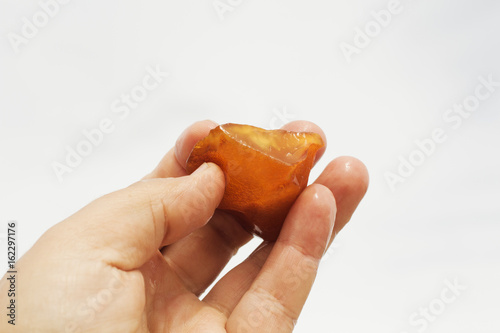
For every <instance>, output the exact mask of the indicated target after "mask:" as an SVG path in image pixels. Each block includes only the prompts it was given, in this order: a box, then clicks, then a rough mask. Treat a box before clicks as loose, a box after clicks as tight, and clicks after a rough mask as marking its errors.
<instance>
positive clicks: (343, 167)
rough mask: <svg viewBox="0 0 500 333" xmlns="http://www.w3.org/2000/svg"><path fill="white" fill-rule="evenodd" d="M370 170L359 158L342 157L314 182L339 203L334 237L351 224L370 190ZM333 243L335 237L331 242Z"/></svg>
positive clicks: (331, 163) (332, 163) (334, 161)
mask: <svg viewBox="0 0 500 333" xmlns="http://www.w3.org/2000/svg"><path fill="white" fill-rule="evenodd" d="M368 182H369V176H368V170H367V169H366V167H365V165H364V164H363V163H362V162H361V161H360V160H358V159H357V158H354V157H350V156H342V157H339V158H336V159H335V160H333V161H332V162H330V163H329V164H328V165H327V166H326V168H325V170H324V171H323V172H322V173H321V175H320V176H319V177H318V179H316V181H315V182H314V183H315V184H322V185H325V186H326V187H328V188H329V189H330V191H332V193H333V196H334V197H335V199H336V202H337V218H336V222H335V228H334V230H333V233H334V235H336V234H338V233H339V232H340V230H342V228H344V226H345V225H346V224H347V222H349V220H350V219H351V217H352V214H353V213H354V211H355V210H356V207H358V205H359V203H360V202H361V199H363V197H364V196H365V193H366V191H367V189H368ZM332 241H333V237H332V239H331V240H330V242H332Z"/></svg>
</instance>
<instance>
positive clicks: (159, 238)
mask: <svg viewBox="0 0 500 333" xmlns="http://www.w3.org/2000/svg"><path fill="white" fill-rule="evenodd" d="M224 187H225V183H224V174H223V173H222V170H221V169H220V168H219V167H218V166H216V165H215V164H212V163H209V164H204V165H202V166H201V167H200V168H199V169H198V170H197V171H196V172H195V173H193V174H192V175H190V176H186V177H181V178H169V179H151V180H144V181H140V182H138V183H136V184H134V185H132V186H130V187H128V188H125V189H123V190H120V191H117V192H114V193H111V194H108V195H106V196H104V197H102V198H100V199H97V200H96V201H94V202H92V203H91V204H89V205H88V206H86V207H85V208H83V209H82V210H81V211H79V212H77V213H76V214H75V215H73V216H71V217H70V218H68V219H67V220H65V221H64V222H62V223H61V224H60V225H57V226H56V227H55V228H57V230H58V231H59V235H60V233H61V232H62V233H63V234H64V235H65V236H66V239H65V241H66V242H68V243H69V244H68V245H69V246H68V248H72V249H74V251H75V253H76V254H78V253H80V254H81V253H84V254H85V256H86V257H87V258H88V257H92V255H94V256H95V257H96V259H101V260H103V261H104V262H106V263H108V264H110V265H113V266H116V267H118V268H120V269H124V270H129V269H135V268H137V267H140V266H141V265H142V264H143V263H145V262H146V261H147V260H148V259H149V258H150V257H151V256H152V255H153V254H154V253H155V252H157V251H158V249H159V248H160V247H161V246H164V245H167V244H171V243H173V242H175V241H177V240H179V239H181V238H183V237H185V236H186V235H188V234H190V233H191V232H193V231H194V230H195V229H198V228H200V227H202V226H203V225H205V224H206V223H207V221H208V220H209V219H210V218H211V217H212V215H213V213H214V211H215V209H216V207H217V206H218V205H219V203H220V201H221V199H222V196H223V194H224ZM51 234H55V233H54V232H52V233H50V234H49V236H50V235H51ZM55 242H56V243H57V242H58V241H57V240H56V241H55ZM48 243H50V242H48Z"/></svg>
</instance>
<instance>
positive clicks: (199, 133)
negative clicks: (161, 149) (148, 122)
mask: <svg viewBox="0 0 500 333" xmlns="http://www.w3.org/2000/svg"><path fill="white" fill-rule="evenodd" d="M217 126H218V124H217V123H216V122H214V121H212V120H202V121H198V122H195V123H194V124H192V125H191V126H189V127H188V128H186V129H185V130H184V131H183V132H182V134H181V135H180V136H179V138H178V139H177V141H176V143H175V149H174V151H175V158H176V159H177V162H178V163H179V165H181V166H182V167H183V168H186V163H187V160H188V158H189V154H191V151H192V150H193V147H194V145H195V144H196V143H197V142H198V141H200V140H201V139H203V138H204V137H206V136H207V135H208V133H209V132H210V130H212V129H213V128H215V127H217Z"/></svg>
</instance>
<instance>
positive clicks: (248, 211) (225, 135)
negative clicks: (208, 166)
mask: <svg viewBox="0 0 500 333" xmlns="http://www.w3.org/2000/svg"><path fill="white" fill-rule="evenodd" d="M323 146H324V144H323V140H322V139H321V136H320V135H319V134H317V133H311V132H290V131H286V130H265V129H261V128H258V127H254V126H249V125H238V124H224V125H220V126H218V127H216V128H214V129H212V130H211V131H210V133H209V135H208V136H207V137H205V138H204V139H202V140H201V141H199V142H198V143H197V144H196V145H195V147H194V148H193V150H192V151H191V154H190V156H189V158H188V161H187V168H186V169H187V171H188V172H189V173H192V172H193V171H194V170H196V169H197V168H198V167H199V166H200V165H201V164H203V163H204V162H212V163H215V164H217V165H218V166H219V167H220V168H221V169H222V171H223V172H224V175H225V179H226V189H225V193H224V197H223V198H222V201H221V203H220V205H219V207H218V208H219V209H221V210H223V211H226V212H228V213H230V214H231V215H233V216H234V217H235V218H236V220H237V221H238V222H239V223H240V224H241V225H242V226H243V227H244V228H245V229H246V230H247V231H249V232H251V233H253V234H255V235H257V236H260V237H262V238H263V239H264V240H268V241H274V240H276V238H277V237H278V235H279V232H280V230H281V227H282V225H283V222H284V220H285V218H286V215H287V213H288V211H289V210H290V208H291V206H292V205H293V203H294V201H295V200H296V199H297V197H298V196H299V194H300V193H301V192H302V191H303V190H304V189H305V188H306V186H307V181H308V178H309V172H310V171H311V168H312V167H313V164H314V160H315V156H316V152H317V151H318V150H319V149H320V148H321V147H323ZM304 222H306V223H307V221H304Z"/></svg>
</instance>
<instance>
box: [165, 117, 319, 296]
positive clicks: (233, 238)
mask: <svg viewBox="0 0 500 333" xmlns="http://www.w3.org/2000/svg"><path fill="white" fill-rule="evenodd" d="M205 126H206V125H205ZM283 129H285V130H289V131H306V132H315V133H318V134H319V135H321V137H322V138H323V141H324V142H326V137H325V134H324V133H323V131H322V130H321V129H320V128H319V127H318V126H317V125H315V124H313V123H311V122H307V121H295V122H292V123H289V124H287V125H285V126H284V127H283ZM205 130H206V127H205ZM191 132H192V131H191ZM181 137H182V136H181ZM183 141H184V142H183V143H182V144H180V145H179V144H177V145H176V146H177V147H181V149H180V150H179V151H182V152H186V153H185V155H182V153H179V156H180V157H179V160H182V161H185V160H187V158H188V155H189V153H190V152H191V149H192V146H189V145H191V144H192V145H194V144H195V143H196V142H197V140H196V135H191V138H190V139H185V140H183ZM323 152H324V148H322V149H321V150H320V151H319V152H318V154H319V155H316V156H317V157H316V161H317V160H319V158H320V157H321V155H322V154H323ZM251 238H252V236H251V235H250V234H249V233H248V232H246V231H245V230H244V229H243V228H242V227H241V226H240V224H239V223H238V222H237V221H236V219H235V218H234V217H233V216H231V215H228V214H226V213H224V212H216V214H215V215H214V217H213V219H212V220H211V221H210V222H209V223H208V224H207V225H206V226H204V227H203V228H201V229H199V230H196V231H195V232H194V233H193V234H191V235H189V236H188V237H186V238H184V239H182V240H180V241H179V242H177V243H175V244H172V245H171V246H168V247H167V248H165V249H164V250H163V251H162V253H163V254H164V257H165V259H166V260H167V261H168V262H169V263H170V264H171V266H172V267H174V269H175V270H176V272H177V274H178V275H179V276H181V277H182V278H183V280H184V281H185V283H186V288H188V289H189V290H191V292H193V293H194V294H196V295H200V294H202V293H203V292H204V291H205V289H206V288H207V287H208V286H210V285H211V284H212V282H213V281H214V280H215V279H216V278H217V276H218V275H219V273H220V272H221V271H222V269H223V268H224V267H225V266H226V264H227V263H228V262H229V260H230V259H231V257H232V256H234V255H235V254H236V252H237V251H238V249H239V248H240V247H241V246H243V245H244V244H246V243H247V242H248V241H249V240H250V239H251ZM200 267H203V269H200Z"/></svg>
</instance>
